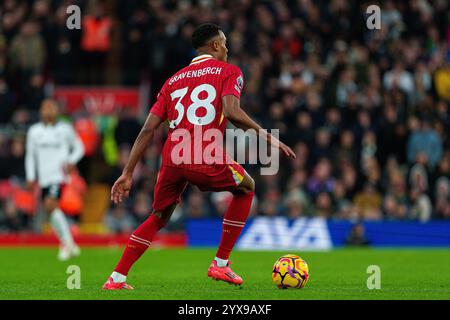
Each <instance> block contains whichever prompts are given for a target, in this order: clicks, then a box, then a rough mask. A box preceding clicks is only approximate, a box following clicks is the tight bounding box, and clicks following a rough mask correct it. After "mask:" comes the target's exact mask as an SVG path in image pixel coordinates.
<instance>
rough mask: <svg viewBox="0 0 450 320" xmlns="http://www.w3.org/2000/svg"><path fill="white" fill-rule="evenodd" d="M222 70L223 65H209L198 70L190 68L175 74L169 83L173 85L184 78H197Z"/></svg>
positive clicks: (218, 72)
mask: <svg viewBox="0 0 450 320" xmlns="http://www.w3.org/2000/svg"><path fill="white" fill-rule="evenodd" d="M221 72H222V68H221V67H207V68H203V69H198V70H189V71H185V72H182V73H180V74H177V75H176V76H173V77H172V78H171V79H170V80H169V85H172V83H174V82H176V81H178V80H181V79H184V78H196V77H201V76H204V75H207V74H220V73H221Z"/></svg>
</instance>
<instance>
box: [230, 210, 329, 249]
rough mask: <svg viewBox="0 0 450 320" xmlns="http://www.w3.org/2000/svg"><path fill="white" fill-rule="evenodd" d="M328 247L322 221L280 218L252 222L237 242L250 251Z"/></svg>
mask: <svg viewBox="0 0 450 320" xmlns="http://www.w3.org/2000/svg"><path fill="white" fill-rule="evenodd" d="M332 245H333V244H332V242H331V237H330V233H329V232H328V227H327V223H326V220H324V219H322V218H314V219H307V218H300V219H297V220H293V221H289V220H287V219H286V218H283V217H276V218H257V219H254V220H253V221H252V223H251V224H250V226H249V227H248V228H247V230H246V231H245V232H244V233H243V235H242V236H241V238H240V240H239V241H238V243H237V247H238V248H240V249H252V250H277V249H286V250H289V249H302V250H326V249H330V248H331V247H332Z"/></svg>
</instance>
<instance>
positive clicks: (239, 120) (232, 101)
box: [222, 95, 296, 158]
mask: <svg viewBox="0 0 450 320" xmlns="http://www.w3.org/2000/svg"><path fill="white" fill-rule="evenodd" d="M222 106H223V114H224V116H225V117H227V119H228V120H229V121H230V122H231V123H232V124H234V125H235V126H236V127H238V128H241V129H243V130H248V129H253V130H255V132H257V133H258V134H259V136H260V137H262V138H264V139H266V140H267V141H268V142H269V143H270V145H272V146H274V147H276V148H279V149H280V150H281V151H282V152H283V153H284V154H285V155H286V156H288V157H290V158H296V155H295V153H294V151H292V149H291V148H290V147H288V146H287V145H285V144H284V143H283V142H281V141H280V140H278V139H277V138H275V137H274V136H273V135H271V134H270V133H268V132H267V130H265V129H263V128H262V127H261V126H260V125H259V124H258V123H256V122H255V121H254V120H253V119H252V118H250V116H249V115H248V114H247V113H246V112H245V111H244V110H242V108H241V106H240V101H239V99H238V98H237V97H236V96H234V95H226V96H223V97H222Z"/></svg>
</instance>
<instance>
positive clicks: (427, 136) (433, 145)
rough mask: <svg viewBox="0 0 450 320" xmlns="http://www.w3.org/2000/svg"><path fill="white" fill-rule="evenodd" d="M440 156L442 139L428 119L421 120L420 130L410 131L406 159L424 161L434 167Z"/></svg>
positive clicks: (411, 161)
mask: <svg viewBox="0 0 450 320" xmlns="http://www.w3.org/2000/svg"><path fill="white" fill-rule="evenodd" d="M441 157H442V140H441V137H440V136H439V135H438V133H437V132H436V130H434V129H433V128H432V127H431V123H430V120H428V119H424V120H422V125H421V128H420V130H417V131H414V132H412V133H411V135H410V136H409V139H408V161H409V162H410V163H414V162H424V164H426V165H427V166H429V167H430V168H431V169H434V168H435V166H436V165H437V164H438V162H439V160H440V159H441Z"/></svg>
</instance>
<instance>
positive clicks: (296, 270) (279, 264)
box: [272, 254, 309, 289]
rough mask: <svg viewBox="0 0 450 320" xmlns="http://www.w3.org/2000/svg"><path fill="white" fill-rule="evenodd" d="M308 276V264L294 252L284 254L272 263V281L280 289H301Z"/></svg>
mask: <svg viewBox="0 0 450 320" xmlns="http://www.w3.org/2000/svg"><path fill="white" fill-rule="evenodd" d="M308 277H309V269H308V264H307V263H306V261H305V260H303V259H302V258H300V257H299V256H296V255H294V254H286V255H284V256H282V257H281V258H279V259H278V260H277V261H276V262H275V264H274V265H273V270H272V281H273V283H275V285H276V286H277V287H278V288H280V289H288V288H295V289H301V288H303V287H304V286H305V284H306V282H307V281H308Z"/></svg>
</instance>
